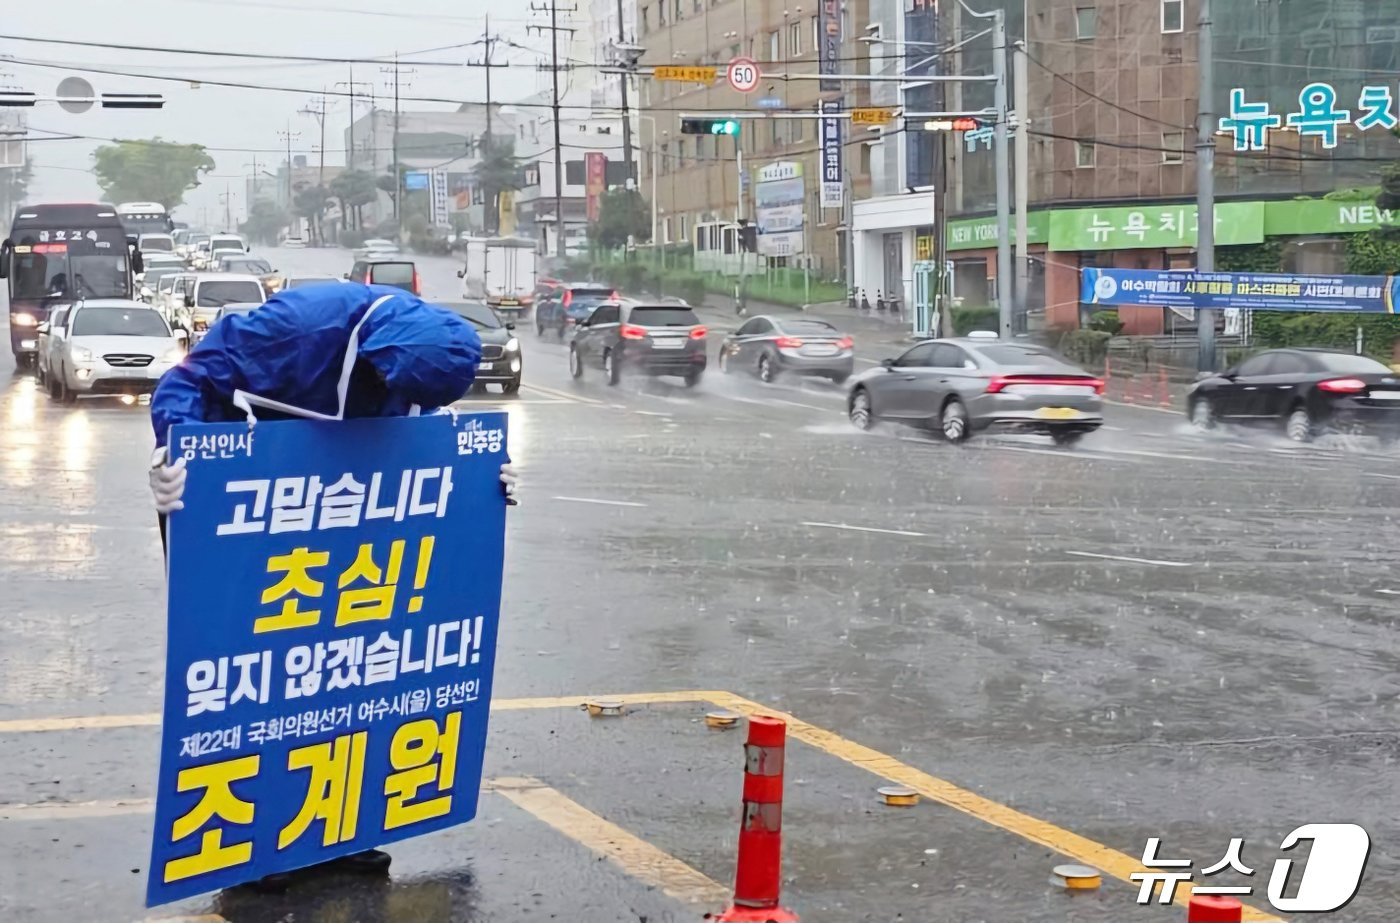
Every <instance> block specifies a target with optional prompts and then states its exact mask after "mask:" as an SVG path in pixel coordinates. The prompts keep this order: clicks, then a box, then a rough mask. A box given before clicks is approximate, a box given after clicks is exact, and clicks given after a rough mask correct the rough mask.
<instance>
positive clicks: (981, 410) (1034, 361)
mask: <svg viewBox="0 0 1400 923" xmlns="http://www.w3.org/2000/svg"><path fill="white" fill-rule="evenodd" d="M1103 388H1104V383H1103V381H1102V380H1101V379H1099V378H1096V377H1094V376H1093V375H1090V374H1089V373H1088V372H1085V371H1084V370H1083V369H1080V368H1077V367H1075V366H1073V365H1071V364H1070V363H1069V362H1068V361H1066V360H1065V359H1064V358H1062V357H1060V356H1058V355H1056V354H1055V353H1054V352H1052V351H1051V350H1049V349H1047V348H1045V347H1043V346H1036V345H1034V344H1030V343H1001V342H997V341H996V340H985V339H949V340H925V341H924V342H922V343H919V344H918V345H916V346H912V347H910V348H909V349H908V350H907V351H906V352H905V353H904V354H903V355H902V356H900V357H899V358H897V359H886V360H885V361H884V364H883V365H881V367H880V368H877V369H871V370H870V371H868V372H863V373H862V374H861V375H859V376H858V377H857V378H856V379H855V381H854V383H853V384H852V385H851V391H850V396H849V398H848V400H847V408H848V411H849V414H850V419H851V423H852V424H854V425H855V426H856V427H858V428H859V429H870V428H871V427H872V426H874V425H875V423H876V422H877V421H880V420H892V421H896V422H900V423H907V424H910V425H915V426H930V427H933V428H934V429H937V430H938V431H940V432H942V433H943V435H944V437H945V438H947V439H948V440H949V441H950V442H962V441H963V440H965V439H967V438H968V437H969V436H971V435H972V434H973V433H976V432H980V431H984V430H992V429H995V430H1003V431H1012V432H1028V433H1039V434H1042V435H1046V436H1050V437H1051V438H1052V439H1054V440H1055V442H1056V443H1057V444H1059V445H1069V444H1072V443H1074V442H1077V441H1078V440H1079V439H1080V437H1082V436H1083V435H1084V434H1085V433H1091V432H1093V431H1094V430H1096V429H1098V428H1099V427H1100V426H1102V425H1103V397H1102V395H1103Z"/></svg>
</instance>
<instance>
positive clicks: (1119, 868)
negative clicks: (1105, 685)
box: [0, 690, 1283, 923]
mask: <svg viewBox="0 0 1400 923" xmlns="http://www.w3.org/2000/svg"><path fill="white" fill-rule="evenodd" d="M586 698H589V697H587V696H551V697H538V698H517V699H497V700H495V701H493V702H492V703H491V710H492V711H523V710H529V709H546V708H576V707H578V706H580V705H582V704H583V702H584V700H585V699H586ZM598 698H610V699H614V700H617V701H619V702H621V703H622V704H624V705H658V704H684V703H709V704H712V705H715V706H717V707H719V708H727V709H729V710H731V711H736V712H739V713H740V714H743V715H747V716H752V715H756V714H765V715H773V716H774V717H777V718H781V719H782V720H784V721H786V722H787V725H788V733H789V734H790V735H791V736H792V737H793V738H794V739H796V740H800V741H802V742H803V743H805V744H808V745H810V746H813V747H816V748H817V749H819V750H822V751H823V752H825V753H829V754H831V755H832V756H835V757H837V758H838V759H841V760H844V761H845V762H848V763H850V764H851V765H853V766H856V767H859V768H860V769H864V770H866V771H867V772H870V773H872V774H874V775H876V776H878V777H879V778H881V779H884V780H886V781H890V782H898V783H901V784H903V785H907V786H909V787H910V788H912V789H914V790H915V791H917V792H919V793H920V794H921V795H923V796H924V797H926V798H928V799H930V800H932V801H937V802H939V803H940V804H944V805H947V806H948V807H950V808H953V809H954V810H958V811H962V812H963V813H965V814H967V815H969V816H972V817H975V818H977V819H978V820H981V821H983V822H984V823H988V824H991V825H992V826H994V827H998V828H1000V829H1002V830H1006V831H1008V832H1009V833H1014V834H1016V835H1017V836H1020V837H1022V838H1023V839H1026V840H1029V841H1030V842H1032V843H1037V844H1039V845H1041V846H1044V847H1046V848H1047V849H1050V850H1053V851H1054V852H1057V853H1059V854H1060V855H1063V856H1068V857H1070V858H1073V859H1076V860H1078V861H1080V862H1083V863H1084V864H1086V865H1090V866H1093V867H1094V868H1097V869H1099V870H1100V871H1102V872H1104V873H1105V874H1107V875H1110V876H1112V877H1114V878H1117V879H1119V880H1120V881H1125V882H1131V883H1133V884H1137V883H1136V882H1132V879H1131V877H1130V876H1131V875H1132V874H1133V873H1134V872H1146V871H1150V870H1149V869H1146V868H1145V867H1144V866H1143V865H1142V864H1141V863H1140V862H1139V861H1138V860H1137V859H1134V858H1133V857H1132V856H1129V855H1128V854H1126V853H1123V852H1119V851H1118V850H1116V849H1112V848H1111V847H1108V846H1105V845H1103V844H1102V843H1098V842H1095V841H1094V840H1091V839H1089V838H1088V837H1083V836H1080V835H1079V834H1077V833H1073V832H1071V831H1069V830H1065V829H1064V828H1062V827H1057V826H1055V825H1054V824H1051V823H1049V822H1048V821H1043V820H1040V819H1039V818H1036V817H1032V816H1030V815H1029V814H1024V813H1022V812H1020V811H1017V810H1016V809H1014V808H1011V807H1008V806H1006V805H1004V804H1001V803H1000V802H996V801H992V800H991V799H989V798H983V797H982V796H981V795H978V794H975V793H974V792H971V791H968V790H967V789H964V788H960V787H958V786H956V785H954V784H952V783H951V782H948V781H945V780H943V779H939V778H937V777H935V776H932V775H929V774H928V773H926V772H923V771H922V770H919V769H915V768H914V767H913V766H910V765H908V764H907V763H902V762H900V761H899V760H897V759H894V758H893V757H891V756H888V755H887V754H884V753H881V752H880V751H878V750H873V749H871V748H870V747H867V746H865V745H863V744H858V743H856V742H855V741H852V740H848V739H846V738H844V737H842V736H840V735H839V734H834V733H832V732H831V731H827V730H824V729H822V728H819V727H817V726H816V725H813V724H808V723H807V722H805V721H802V720H800V719H798V718H796V717H794V716H792V715H789V714H787V713H785V712H782V711H778V710H777V709H772V708H766V707H765V706H763V705H761V704H759V703H758V702H754V701H752V700H751V699H746V698H744V697H743V696H739V695H735V694H734V693H732V692H725V691H722V690H689V691H683V692H660V693H645V692H641V693H625V694H621V695H610V696H606V697H598ZM159 723H160V716H159V715H157V714H148V715H105V716H104V715H99V716H94V717H85V718H41V719H20V720H15V721H3V722H0V733H22V732H29V731H55V730H73V729H86V728H119V727H136V726H151V725H158V724H159ZM498 784H499V783H498ZM499 790H500V791H501V794H503V795H507V797H509V795H508V794H507V790H505V789H499ZM510 791H513V792H516V793H517V794H518V791H517V790H515V789H511V790H510ZM529 791H536V789H529ZM553 797H557V798H559V799H563V800H564V801H567V800H568V799H565V798H564V796H562V795H559V794H558V793H557V792H555V793H554V796H553ZM540 798H541V799H544V796H540ZM511 800H512V801H515V800H516V799H514V798H512V799H511ZM525 800H530V799H529V798H528V797H527V798H526V799H525ZM544 800H548V799H544ZM517 803H519V802H517ZM570 804H572V802H570ZM521 806H522V807H525V806H524V805H523V804H522V805H521ZM2 807H3V806H0V808H2ZM525 809H526V810H527V811H528V810H530V809H529V808H528V807H527V808H525ZM561 810H562V809H561ZM579 810H580V811H584V813H585V814H587V813H588V812H587V811H586V810H585V809H583V808H581V807H579ZM530 813H532V814H533V813H535V812H534V811H530ZM536 816H540V815H536ZM560 816H561V817H564V818H573V819H572V820H567V821H561V822H568V823H570V824H571V825H576V826H571V827H570V829H578V830H580V831H581V832H583V833H588V831H589V830H590V829H595V828H589V826H588V824H587V823H586V822H585V819H584V818H582V817H581V816H576V815H570V814H568V813H567V812H565V813H564V814H561V815H560ZM590 816H592V817H594V818H596V820H597V821H598V822H599V823H602V824H608V822H607V821H605V820H603V819H602V818H601V817H597V815H590ZM542 819H544V818H542ZM546 822H547V823H550V825H551V826H555V827H556V829H559V830H561V831H563V832H566V833H567V832H568V831H566V830H565V829H564V827H560V826H559V825H557V824H554V823H553V822H551V821H548V820H546ZM608 826H609V827H611V825H608ZM617 829H618V830H619V831H621V828H617ZM621 833H623V834H624V835H626V836H628V837H631V834H627V833H626V831H621ZM571 835H572V834H571ZM632 839H633V840H636V838H635V837H632ZM580 842H583V841H582V840H580ZM636 842H637V843H640V844H641V845H642V846H644V847H646V848H647V849H654V847H650V846H647V844H646V843H645V842H644V841H641V840H636ZM585 845H588V844H585ZM589 848H594V847H592V846H590V847H589ZM595 851H597V852H599V853H600V854H604V855H608V856H609V858H613V861H618V862H619V864H621V863H620V861H619V860H618V859H616V858H614V857H613V856H612V855H611V854H610V853H608V852H607V851H606V850H604V849H601V848H600V849H595ZM657 852H659V850H658V851H657ZM662 855H665V854H662ZM675 861H676V862H679V860H675ZM696 874H699V873H698V872H697V873H696ZM639 877H640V876H639ZM702 877H703V876H702ZM646 880H652V879H646ZM706 880H707V881H708V880H709V879H706ZM1189 890H1190V889H1178V895H1177V899H1176V903H1178V904H1183V905H1184V904H1186V903H1187V902H1188V901H1189V899H1190V894H1189ZM667 893H670V892H667ZM1244 919H1245V920H1246V921H1251V923H1283V921H1282V918H1281V917H1277V916H1274V915H1272V914H1269V913H1266V912H1264V911H1262V910H1258V909H1256V908H1254V907H1250V906H1248V905H1246V906H1245V908H1244Z"/></svg>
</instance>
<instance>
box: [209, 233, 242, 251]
mask: <svg viewBox="0 0 1400 923" xmlns="http://www.w3.org/2000/svg"><path fill="white" fill-rule="evenodd" d="M251 249H252V248H251V247H249V246H248V241H246V240H244V239H243V237H242V235H240V234H213V235H210V238H209V252H211V253H213V252H215V251H217V250H242V251H243V252H244V253H247V252H248V251H249V250H251Z"/></svg>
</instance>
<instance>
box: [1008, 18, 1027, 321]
mask: <svg viewBox="0 0 1400 923" xmlns="http://www.w3.org/2000/svg"><path fill="white" fill-rule="evenodd" d="M1029 63H1030V61H1029V59H1028V58H1027V57H1026V43H1025V42H1024V41H1021V42H1017V43H1016V58H1015V67H1014V69H1013V71H1012V74H1011V76H1012V86H1013V87H1014V89H1015V94H1014V95H1015V99H1014V101H1013V102H1014V106H1015V110H1016V152H1015V153H1016V332H1017V333H1027V332H1029V331H1028V329H1027V328H1028V326H1029V324H1028V323H1027V320H1028V318H1029V314H1028V311H1029V309H1030V286H1031V254H1030V250H1029V240H1028V238H1029V237H1030V216H1029V214H1028V213H1027V211H1028V209H1029V208H1030V198H1031V191H1030V182H1031V152H1030V112H1031V110H1030V95H1031V94H1030V83H1029V74H1028V73H1027V67H1026V65H1027V64H1029Z"/></svg>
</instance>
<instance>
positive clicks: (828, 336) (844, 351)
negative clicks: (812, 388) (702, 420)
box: [719, 315, 855, 385]
mask: <svg viewBox="0 0 1400 923" xmlns="http://www.w3.org/2000/svg"><path fill="white" fill-rule="evenodd" d="M854 364H855V341H854V340H852V339H851V338H850V337H849V336H847V335H846V334H844V333H842V332H841V331H839V330H837V329H836V328H835V327H833V326H831V325H830V324H828V323H826V322H825V321H819V320H809V319H807V318H786V317H772V316H768V315H760V316H759V317H753V318H750V319H749V320H748V321H747V322H746V323H745V324H744V326H742V327H740V328H739V329H738V330H736V331H734V332H733V333H731V334H730V335H729V336H727V337H725V338H724V342H722V343H720V345H719V367H720V371H722V372H732V371H734V370H736V369H740V370H743V371H746V372H751V373H753V374H754V375H757V376H758V377H759V378H760V379H761V380H762V381H764V382H765V383H771V382H772V381H773V380H774V379H776V378H777V377H778V376H779V375H783V374H788V373H791V374H795V375H814V376H819V377H822V378H830V379H831V380H832V381H834V382H836V383H837V384H838V385H839V384H842V383H843V382H845V380H846V379H847V378H850V377H851V371H852V369H853V368H854Z"/></svg>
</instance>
